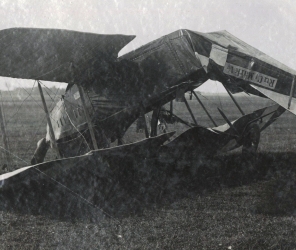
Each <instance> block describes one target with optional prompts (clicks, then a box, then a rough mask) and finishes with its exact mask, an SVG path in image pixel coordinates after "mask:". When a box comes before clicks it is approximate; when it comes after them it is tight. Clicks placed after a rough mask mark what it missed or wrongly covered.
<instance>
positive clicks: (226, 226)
mask: <svg viewBox="0 0 296 250" xmlns="http://www.w3.org/2000/svg"><path fill="white" fill-rule="evenodd" d="M2 94H3V93H2ZM6 94H7V96H4V97H5V98H3V110H4V112H5V117H6V123H7V126H6V129H7V135H8V137H9V145H10V150H11V153H12V154H13V155H14V158H13V159H14V164H15V165H16V166H17V167H20V166H24V165H27V164H26V162H28V161H29V160H30V158H31V156H32V154H33V152H34V149H35V145H36V142H37V141H38V140H39V139H40V138H42V137H44V135H45V126H46V122H45V119H44V113H43V110H42V108H41V107H40V106H41V101H40V98H39V97H38V96H37V95H36V96H35V95H34V100H32V99H30V100H29V99H27V100H26V101H24V102H23V103H22V101H23V100H24V98H23V99H22V98H17V97H16V96H15V97H14V98H13V101H12V99H11V98H10V97H9V96H8V93H6ZM57 98H58V96H57V97H56V99H55V100H57ZM201 100H202V101H203V102H204V104H205V106H206V107H207V108H208V111H209V112H210V113H211V115H212V116H213V118H214V120H215V121H216V122H217V123H218V124H219V125H221V124H223V123H225V122H224V120H223V118H222V117H221V115H220V114H219V112H218V110H217V107H220V108H222V109H223V111H224V112H225V114H226V115H227V117H228V118H229V119H230V120H234V119H237V118H238V117H240V113H239V111H238V109H237V108H236V107H235V106H234V104H233V103H232V101H231V99H230V97H228V96H225V95H222V94H220V95H219V96H214V95H207V96H205V97H201ZM52 101H53V100H51V99H50V98H47V102H48V105H49V106H50V105H51V104H52ZM237 101H238V102H239V103H240V105H241V107H242V109H243V110H244V111H245V112H246V113H248V112H252V111H254V110H256V109H259V108H262V107H265V106H267V105H271V104H273V103H272V102H271V101H269V100H264V99H261V98H257V97H248V96H238V97H237ZM188 102H189V105H190V106H191V108H192V110H193V112H194V114H195V117H196V119H197V121H198V123H199V124H200V125H204V126H209V127H212V124H211V121H210V120H209V119H208V117H207V116H206V114H205V112H204V111H203V110H202V108H201V107H200V106H199V104H198V103H197V101H195V100H192V101H190V100H189V101H188ZM21 104H22V105H21ZM174 112H175V114H176V115H178V116H180V117H181V118H182V119H184V120H186V121H190V122H191V118H190V115H189V113H188V112H187V110H186V107H185V104H184V103H174ZM295 124H296V117H295V116H294V115H292V114H290V113H289V112H285V113H284V114H283V115H282V116H281V117H280V118H279V120H278V121H276V122H275V123H273V124H272V125H271V126H270V127H268V128H267V129H266V130H265V131H264V132H263V133H262V135H261V141H260V144H259V149H258V162H257V165H256V169H255V171H254V170H250V169H246V168H245V167H244V166H243V165H242V162H241V160H240V155H239V153H240V149H237V150H236V151H234V152H230V153H227V154H226V155H220V156H215V157H214V156H213V158H212V159H210V160H208V161H207V162H206V165H207V164H208V166H207V168H206V170H209V169H210V170H211V169H213V172H198V171H197V172H195V174H194V175H193V174H192V172H190V171H189V172H183V173H173V174H172V175H170V176H169V177H168V179H167V181H168V183H169V184H168V186H169V188H168V189H167V190H166V191H165V192H164V194H163V195H162V198H161V199H160V200H159V201H157V202H154V201H153V202H149V203H148V204H145V207H144V209H143V211H142V212H141V213H139V214H134V215H130V216H124V217H122V218H117V217H114V216H113V217H112V218H108V219H107V218H106V219H103V220H99V221H98V220H95V222H90V221H92V219H93V218H90V219H88V220H81V219H79V218H76V217H70V218H69V217H67V218H64V219H60V218H53V217H50V216H46V215H43V214H41V215H36V214H28V213H24V214H22V213H17V212H14V210H13V208H12V209H11V211H9V210H8V211H7V210H5V211H0V240H1V244H2V247H1V245H0V249H77V248H79V249H296V217H295V214H296V203H295V201H296V196H295V193H292V196H290V193H289V195H286V196H287V197H286V196H285V194H286V193H285V192H284V189H285V188H290V189H291V190H292V191H293V192H295V188H296V184H295V183H296V178H295V179H293V178H292V177H293V176H295V173H296V170H295V160H296V149H295V142H296V128H295ZM185 129H186V127H185V125H182V124H179V123H177V124H174V125H169V130H170V131H171V130H176V131H177V134H180V133H181V132H182V131H184V130H185ZM135 138H136V139H141V138H144V134H138V133H136V125H135V124H133V125H132V126H131V128H130V129H129V130H128V132H127V133H126V135H125V138H124V139H125V141H126V142H127V143H128V142H132V141H134V140H135ZM0 145H1V146H2V144H0ZM53 157H54V155H53V153H52V152H50V153H49V154H48V156H47V159H53ZM1 161H2V162H5V158H4V154H3V155H2V158H1ZM200 170H201V171H203V170H204V169H200ZM288 182H289V183H290V182H291V185H290V186H287V185H286V184H287V183H288ZM293 185H294V186H293ZM287 192H288V191H287ZM275 194H278V196H275ZM293 195H294V196H293ZM69 196H71V195H70V194H69ZM291 197H292V200H289V199H291ZM286 198H287V199H286ZM293 198H295V199H294V200H293ZM73 199H74V198H73ZM58 205H59V204H57V206H58ZM146 205H147V206H146ZM92 210H95V209H94V208H90V215H92V216H95V213H96V212H95V211H92ZM293 211H294V212H293ZM293 213H294V214H293Z"/></svg>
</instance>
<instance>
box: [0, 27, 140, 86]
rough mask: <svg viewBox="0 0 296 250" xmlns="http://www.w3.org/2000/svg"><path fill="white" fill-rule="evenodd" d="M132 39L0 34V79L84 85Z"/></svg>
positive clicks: (50, 32)
mask: <svg viewBox="0 0 296 250" xmlns="http://www.w3.org/2000/svg"><path fill="white" fill-rule="evenodd" d="M134 37H135V36H126V35H98V34H92V33H84V32H76V31H69V30H58V29H33V28H12V29H6V30H1V31H0V47H1V51H0V75H1V76H4V77H12V78H22V79H35V80H45V81H54V82H66V83H83V82H86V81H89V80H90V78H91V77H94V74H95V72H97V71H98V69H100V68H105V67H106V65H108V63H110V62H114V61H115V60H116V59H117V57H118V52H119V51H120V50H121V49H122V48H123V47H124V46H125V45H126V44H127V43H129V42H130V41H131V40H133V39H134Z"/></svg>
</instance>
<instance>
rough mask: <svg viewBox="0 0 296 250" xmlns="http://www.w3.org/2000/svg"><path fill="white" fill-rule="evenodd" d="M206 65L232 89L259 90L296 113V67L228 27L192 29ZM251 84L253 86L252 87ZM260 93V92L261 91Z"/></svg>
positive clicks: (198, 55)
mask: <svg viewBox="0 0 296 250" xmlns="http://www.w3.org/2000/svg"><path fill="white" fill-rule="evenodd" d="M188 33H189V34H190V36H191V40H192V43H193V47H194V49H195V52H196V55H197V57H198V58H199V59H200V61H201V63H202V65H203V68H204V69H205V71H206V72H207V73H208V75H209V77H210V78H211V79H213V80H218V81H220V82H222V83H223V84H224V86H225V87H227V88H228V89H229V90H231V91H232V92H241V91H242V90H245V91H247V92H249V93H253V94H256V92H257V91H259V92H260V93H262V94H263V95H264V96H266V97H268V98H270V99H272V100H274V101H275V102H277V103H278V104H280V105H281V106H283V107H284V108H286V109H288V110H289V111H291V112H292V113H294V114H296V100H295V97H296V93H295V88H294V78H295V74H296V71H295V70H292V69H290V68H289V67H287V66H286V65H284V64H282V63H280V62H278V61H277V60H275V59H273V58H271V57H269V56H267V55H266V54H264V53H262V52H261V51H259V50H257V49H255V48H253V47H252V46H250V45H248V44H246V43H245V42H243V41H241V40H239V39H238V38H236V37H235V36H233V35H231V34H230V33H228V32H227V31H219V32H213V33H199V32H193V31H188ZM250 86H251V88H250ZM257 94H258V92H257Z"/></svg>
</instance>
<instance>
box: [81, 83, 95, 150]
mask: <svg viewBox="0 0 296 250" xmlns="http://www.w3.org/2000/svg"><path fill="white" fill-rule="evenodd" d="M77 87H78V91H79V94H80V98H81V103H82V107H83V111H84V114H85V118H86V122H87V125H88V129H89V132H90V137H91V140H92V143H93V146H94V149H95V150H98V149H99V148H98V144H97V140H96V137H95V132H94V128H93V126H92V123H91V119H90V117H89V113H88V111H87V109H86V104H85V98H84V92H83V89H82V87H81V86H80V84H77Z"/></svg>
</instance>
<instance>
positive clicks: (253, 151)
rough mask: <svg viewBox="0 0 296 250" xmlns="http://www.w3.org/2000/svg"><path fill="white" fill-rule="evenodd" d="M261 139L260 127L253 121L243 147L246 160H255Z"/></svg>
mask: <svg viewBox="0 0 296 250" xmlns="http://www.w3.org/2000/svg"><path fill="white" fill-rule="evenodd" d="M259 141H260V127H259V125H258V124H256V123H253V124H251V125H249V126H248V128H247V130H246V133H245V136H244V140H243V148H242V157H243V159H244V160H246V161H251V162H254V161H255V160H256V156H257V148H258V144H259Z"/></svg>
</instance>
